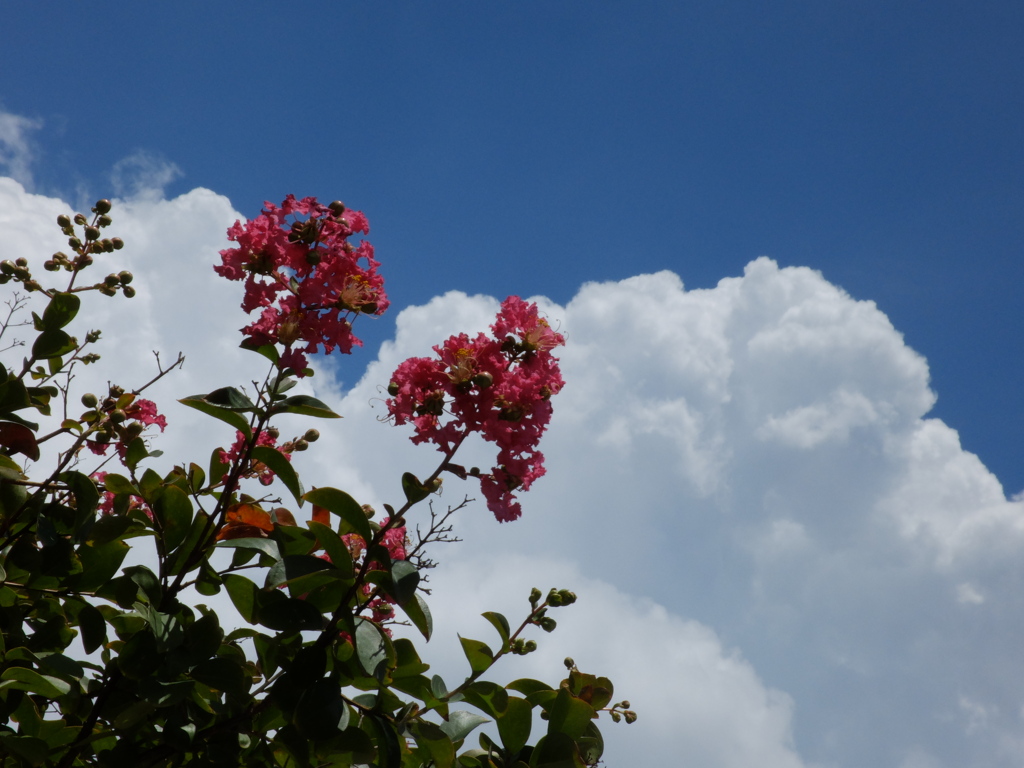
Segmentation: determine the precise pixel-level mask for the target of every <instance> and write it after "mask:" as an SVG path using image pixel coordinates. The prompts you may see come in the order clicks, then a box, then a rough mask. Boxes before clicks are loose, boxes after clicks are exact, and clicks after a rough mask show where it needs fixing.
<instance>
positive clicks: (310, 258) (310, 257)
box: [306, 248, 322, 267]
mask: <svg viewBox="0 0 1024 768" xmlns="http://www.w3.org/2000/svg"><path fill="white" fill-rule="evenodd" d="M321 261H322V257H321V256H320V249H319V248H314V249H313V250H311V251H309V252H308V253H307V254H306V263H307V264H309V265H310V266H312V267H315V266H316V265H317V264H319V263H320V262H321Z"/></svg>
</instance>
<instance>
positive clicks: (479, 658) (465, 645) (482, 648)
mask: <svg viewBox="0 0 1024 768" xmlns="http://www.w3.org/2000/svg"><path fill="white" fill-rule="evenodd" d="M459 642H461V643H462V652H463V653H465V654H466V659H467V661H469V666H470V669H472V670H473V671H474V672H483V671H484V670H486V669H488V668H489V667H490V666H491V664H493V663H494V652H493V651H492V650H491V649H490V648H488V647H487V645H486V644H485V643H481V642H480V641H479V640H470V639H469V638H466V637H462V636H461V635H460V636H459Z"/></svg>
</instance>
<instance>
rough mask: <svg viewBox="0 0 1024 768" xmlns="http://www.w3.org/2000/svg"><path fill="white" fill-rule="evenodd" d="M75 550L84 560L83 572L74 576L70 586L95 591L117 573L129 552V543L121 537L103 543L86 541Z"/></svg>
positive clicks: (79, 589)
mask: <svg viewBox="0 0 1024 768" xmlns="http://www.w3.org/2000/svg"><path fill="white" fill-rule="evenodd" d="M75 551H76V553H77V554H78V558H79V559H80V560H81V561H82V572H81V573H78V574H75V575H74V576H72V577H71V579H69V583H68V586H69V588H70V589H73V590H76V591H79V592H95V591H96V590H97V589H99V588H100V586H102V585H103V584H106V583H107V582H108V581H110V579H111V578H113V576H114V574H115V573H117V571H118V569H119V568H120V567H121V563H122V562H124V558H125V555H127V554H128V545H127V544H125V543H124V542H123V541H121V540H120V539H114V540H112V541H108V542H106V543H103V544H100V543H96V544H90V543H88V542H86V543H85V544H82V545H80V546H79V547H78V548H77V549H76V550H75Z"/></svg>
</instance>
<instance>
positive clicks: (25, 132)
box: [0, 109, 43, 188]
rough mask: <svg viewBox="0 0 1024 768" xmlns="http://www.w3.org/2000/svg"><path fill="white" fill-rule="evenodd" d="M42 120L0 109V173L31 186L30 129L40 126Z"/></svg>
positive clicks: (34, 129) (31, 153) (31, 148)
mask: <svg viewBox="0 0 1024 768" xmlns="http://www.w3.org/2000/svg"><path fill="white" fill-rule="evenodd" d="M42 126H43V122H42V120H33V119H32V118H29V117H24V116H22V115H15V114H13V113H11V112H4V111H3V110H2V109H0V173H2V174H4V175H5V176H9V177H10V178H13V179H16V180H17V181H19V182H21V184H23V185H24V186H26V187H29V188H31V187H32V159H33V156H34V151H33V147H32V139H31V133H32V131H36V130H39V129H40V128H42Z"/></svg>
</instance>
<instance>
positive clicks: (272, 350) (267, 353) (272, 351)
mask: <svg viewBox="0 0 1024 768" xmlns="http://www.w3.org/2000/svg"><path fill="white" fill-rule="evenodd" d="M238 346H240V347H241V348H242V349H248V350H249V351H251V352H256V353H258V354H261V355H263V356H264V357H265V358H267V360H269V361H270V362H272V363H273V364H274V365H277V361H278V360H280V359H281V357H280V355H279V354H278V352H277V347H275V346H274V345H273V344H255V343H254V342H253V340H252V339H250V338H248V337H247V338H245V339H243V340H242V343H241V344H239V345H238Z"/></svg>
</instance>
